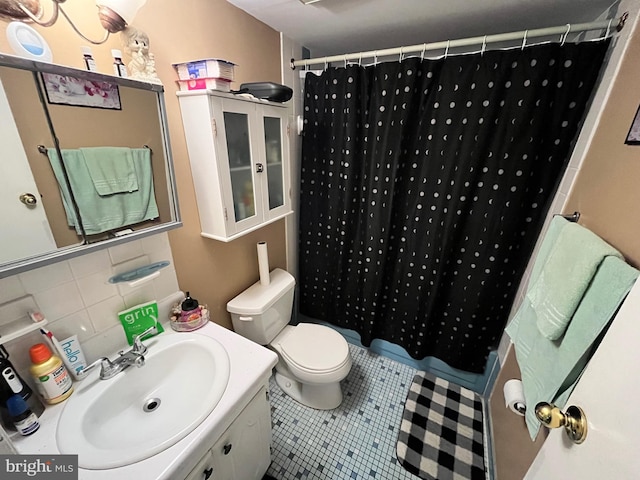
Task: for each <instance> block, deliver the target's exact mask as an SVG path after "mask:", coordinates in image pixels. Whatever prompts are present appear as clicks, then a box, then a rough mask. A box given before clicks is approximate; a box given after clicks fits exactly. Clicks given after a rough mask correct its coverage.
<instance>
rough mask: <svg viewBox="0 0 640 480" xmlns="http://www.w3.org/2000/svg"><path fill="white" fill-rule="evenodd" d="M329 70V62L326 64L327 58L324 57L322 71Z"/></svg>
mask: <svg viewBox="0 0 640 480" xmlns="http://www.w3.org/2000/svg"><path fill="white" fill-rule="evenodd" d="M328 68H329V62H327V57H324V69H325V70H326V69H328Z"/></svg>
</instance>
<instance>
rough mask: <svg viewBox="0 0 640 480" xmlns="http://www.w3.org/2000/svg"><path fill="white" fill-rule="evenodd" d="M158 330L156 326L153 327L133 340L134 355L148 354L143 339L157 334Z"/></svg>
mask: <svg viewBox="0 0 640 480" xmlns="http://www.w3.org/2000/svg"><path fill="white" fill-rule="evenodd" d="M157 332H158V329H157V328H156V326H155V325H153V326H152V327H150V328H147V329H146V330H145V331H144V332H142V333H141V334H139V335H136V336H135V337H134V338H133V345H132V347H131V351H132V352H133V353H137V354H140V355H144V354H145V353H147V347H146V346H145V345H144V344H143V343H142V338H143V337H145V336H147V335H149V334H150V333H157Z"/></svg>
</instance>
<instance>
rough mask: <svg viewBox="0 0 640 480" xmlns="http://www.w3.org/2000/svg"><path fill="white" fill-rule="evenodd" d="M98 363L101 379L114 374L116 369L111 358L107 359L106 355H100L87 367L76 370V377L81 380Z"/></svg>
mask: <svg viewBox="0 0 640 480" xmlns="http://www.w3.org/2000/svg"><path fill="white" fill-rule="evenodd" d="M98 365H99V366H100V378H102V379H106V378H110V377H112V376H113V375H115V373H117V372H116V370H117V369H116V368H115V365H114V364H113V363H112V362H111V360H109V359H108V358H107V357H100V358H98V359H97V360H96V361H95V362H93V363H92V364H91V365H89V366H88V367H85V368H83V369H82V370H80V371H79V372H78V379H80V380H82V379H83V378H84V377H86V376H87V375H88V374H89V372H90V371H91V370H93V369H94V368H96V367H97V366H98Z"/></svg>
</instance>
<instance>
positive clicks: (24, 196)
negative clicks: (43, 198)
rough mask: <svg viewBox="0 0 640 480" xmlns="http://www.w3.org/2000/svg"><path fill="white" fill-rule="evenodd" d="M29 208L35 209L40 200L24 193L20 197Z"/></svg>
mask: <svg viewBox="0 0 640 480" xmlns="http://www.w3.org/2000/svg"><path fill="white" fill-rule="evenodd" d="M18 198H19V199H20V201H21V202H22V203H24V204H25V205H26V206H27V207H33V206H35V205H36V204H37V203H38V199H37V198H36V196H35V195H34V194H33V193H23V194H22V195H20V196H19V197H18Z"/></svg>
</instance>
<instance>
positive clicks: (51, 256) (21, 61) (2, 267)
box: [0, 53, 182, 279]
mask: <svg viewBox="0 0 640 480" xmlns="http://www.w3.org/2000/svg"><path fill="white" fill-rule="evenodd" d="M0 67H11V68H17V69H20V70H27V71H30V72H36V73H40V72H45V73H54V74H58V75H69V76H74V77H77V78H81V79H84V80H94V81H106V82H110V83H114V84H116V85H118V86H123V87H132V88H137V89H141V90H148V91H152V92H155V93H156V95H157V97H158V115H159V120H160V127H161V129H162V132H161V133H162V138H163V149H164V152H163V153H164V158H165V167H166V169H167V175H168V187H169V190H170V191H169V192H168V193H169V200H170V202H171V204H172V206H173V210H174V212H173V213H174V216H175V219H174V220H172V221H169V222H164V223H162V224H160V225H155V226H151V227H148V228H145V229H142V230H134V231H133V233H130V234H127V235H125V236H122V237H116V238H109V239H106V240H101V241H98V242H95V243H86V239H83V238H81V239H80V242H81V243H79V244H76V245H71V246H68V247H61V248H58V249H57V250H54V251H51V252H47V253H42V254H39V255H34V256H30V257H25V258H21V259H19V260H15V261H11V262H7V263H3V264H0V279H2V278H5V277H8V276H11V275H15V274H18V273H21V272H25V271H27V270H32V269H35V268H39V267H43V266H46V265H50V264H53V263H57V262H60V261H63V260H68V259H70V258H74V257H78V256H80V255H85V254H87V253H91V252H95V251H98V250H102V249H104V248H109V247H113V246H116V245H121V244H124V243H127V242H131V241H133V240H139V239H141V238H144V237H147V236H150V235H155V234H157V233H162V232H166V231H168V230H172V229H174V228H179V227H181V226H182V219H181V216H180V207H179V204H178V194H177V189H176V178H175V169H174V165H173V157H172V155H171V142H170V139H169V129H168V124H167V111H166V104H165V101H164V86H163V85H162V84H156V83H148V82H141V81H138V80H132V79H130V78H123V77H116V76H113V75H105V74H101V73H96V72H90V71H88V70H79V69H77V68H72V67H66V66H63V65H57V64H53V63H44V62H38V61H34V60H30V59H27V58H22V57H16V56H13V55H7V54H4V53H0ZM43 108H44V106H43Z"/></svg>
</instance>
